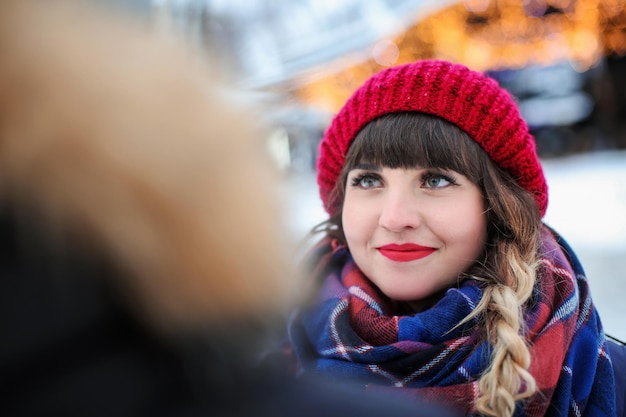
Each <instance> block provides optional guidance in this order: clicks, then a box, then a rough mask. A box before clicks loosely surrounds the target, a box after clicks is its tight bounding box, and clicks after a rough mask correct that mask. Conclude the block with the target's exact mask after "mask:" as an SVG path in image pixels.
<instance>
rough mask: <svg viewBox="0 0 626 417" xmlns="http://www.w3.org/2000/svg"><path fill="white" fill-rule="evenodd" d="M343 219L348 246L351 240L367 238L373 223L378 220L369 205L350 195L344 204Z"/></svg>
mask: <svg viewBox="0 0 626 417" xmlns="http://www.w3.org/2000/svg"><path fill="white" fill-rule="evenodd" d="M341 221H342V224H343V232H344V234H345V236H346V240H347V241H348V242H347V243H348V246H350V243H351V242H355V241H362V240H365V239H367V236H368V234H369V233H370V231H371V228H372V226H371V225H372V224H375V223H376V222H377V220H376V218H375V215H374V213H373V211H372V210H371V209H370V207H369V206H368V205H364V204H359V203H358V202H357V201H355V199H352V198H349V196H346V199H345V201H344V204H343V208H342V217H341Z"/></svg>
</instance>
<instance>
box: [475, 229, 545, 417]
mask: <svg viewBox="0 0 626 417" xmlns="http://www.w3.org/2000/svg"><path fill="white" fill-rule="evenodd" d="M524 243H525V244H523V245H519V244H516V243H512V242H504V241H501V242H499V243H498V246H499V247H500V248H499V250H496V251H494V252H495V254H497V255H496V257H497V258H498V257H499V258H501V259H498V260H496V262H495V264H496V265H501V266H502V268H501V271H500V272H501V275H500V276H499V278H500V279H499V281H500V282H494V281H493V280H491V281H490V284H489V285H488V286H487V287H486V288H485V291H484V296H483V299H482V300H481V303H480V304H479V306H478V309H477V310H478V311H477V313H479V312H481V311H484V320H485V325H486V334H487V338H488V340H489V342H490V343H491V344H492V346H493V353H492V357H491V365H490V367H489V368H488V369H487V371H486V372H485V373H484V374H483V375H482V376H481V378H480V381H479V388H480V396H479V398H478V399H477V400H476V404H475V405H476V409H477V410H478V411H479V412H481V413H483V414H485V415H490V416H498V417H510V416H512V415H513V413H514V412H515V403H516V401H518V400H521V399H524V398H528V397H530V396H531V395H532V394H534V393H535V391H536V390H537V387H536V383H535V379H534V377H533V376H532V375H531V374H530V372H528V369H529V367H530V362H531V355H530V351H529V349H528V346H527V344H526V340H525V338H524V336H523V333H524V319H523V306H524V304H525V303H526V301H527V300H528V299H529V298H530V296H531V295H532V291H533V286H534V284H535V276H536V275H535V274H536V263H535V260H534V259H533V258H534V256H532V254H534V253H536V240H535V239H529V240H525V241H524ZM522 253H526V254H529V255H527V256H524V255H523V254H522ZM529 257H530V258H531V259H528V258H529ZM525 258H526V259H525Z"/></svg>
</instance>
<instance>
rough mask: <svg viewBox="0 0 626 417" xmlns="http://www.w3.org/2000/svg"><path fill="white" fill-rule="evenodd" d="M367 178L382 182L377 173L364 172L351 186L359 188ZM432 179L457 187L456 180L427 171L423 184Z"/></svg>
mask: <svg viewBox="0 0 626 417" xmlns="http://www.w3.org/2000/svg"><path fill="white" fill-rule="evenodd" d="M366 178H370V179H372V180H376V181H381V178H380V175H378V174H375V173H371V172H364V173H363V174H359V175H357V176H356V177H354V178H353V179H352V181H350V184H351V185H352V186H353V187H359V186H360V184H361V181H363V180H364V179H366ZM431 178H441V179H443V180H445V181H447V182H449V183H450V184H449V185H457V182H456V180H455V179H454V178H452V177H450V176H448V175H445V174H442V173H440V172H431V171H427V172H425V173H424V174H423V175H422V178H421V183H422V184H425V183H426V181H428V180H429V179H431Z"/></svg>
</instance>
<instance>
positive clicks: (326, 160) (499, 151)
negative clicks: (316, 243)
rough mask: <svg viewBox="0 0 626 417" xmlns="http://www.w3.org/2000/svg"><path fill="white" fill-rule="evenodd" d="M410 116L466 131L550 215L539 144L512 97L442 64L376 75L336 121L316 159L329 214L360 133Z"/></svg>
mask: <svg viewBox="0 0 626 417" xmlns="http://www.w3.org/2000/svg"><path fill="white" fill-rule="evenodd" d="M407 111H415V112H422V113H428V114H431V115H435V116H439V117H441V118H443V119H445V120H447V121H449V122H451V123H453V124H455V125H456V126H458V127H459V128H461V129H462V130H463V131H465V132H466V133H467V134H468V135H469V136H470V137H471V138H472V139H474V140H475V141H476V142H478V144H479V145H480V146H481V147H482V148H483V149H484V150H485V151H486V152H487V154H488V155H489V156H490V157H491V159H492V160H493V161H494V162H495V163H496V164H497V165H499V166H500V167H502V168H503V169H504V170H506V171H508V172H509V173H510V174H511V175H512V176H513V178H515V180H516V181H517V183H518V184H519V185H521V186H522V187H523V188H525V189H526V190H527V191H528V192H530V193H531V194H532V195H533V196H534V198H535V201H536V202H537V206H538V207H539V210H540V211H541V215H542V216H543V215H544V214H545V212H546V208H547V206H548V186H547V184H546V179H545V177H544V175H543V169H542V168H541V164H540V162H539V158H538V156H537V152H536V149H535V141H534V139H533V137H532V136H531V135H530V133H529V132H528V126H527V124H526V122H525V121H524V120H523V119H522V117H521V115H520V112H519V109H518V107H517V105H516V103H515V101H514V100H513V98H512V97H511V95H510V94H509V93H508V92H507V91H506V90H504V89H503V88H501V87H500V86H499V85H498V83H497V82H496V81H495V80H493V79H492V78H489V77H487V76H486V75H484V74H482V73H479V72H476V71H472V70H470V69H468V68H466V67H464V66H462V65H459V64H453V63H450V62H446V61H437V60H424V61H417V62H415V63H411V64H405V65H401V66H397V67H392V68H388V69H386V70H383V71H381V72H379V73H377V74H375V75H373V76H372V77H371V78H370V79H369V80H368V81H366V82H365V84H364V85H363V86H361V87H360V88H359V89H358V90H356V92H355V93H354V94H353V95H352V96H351V97H350V98H349V99H348V101H347V102H346V104H345V105H344V106H343V107H342V108H341V110H339V113H338V114H337V115H336V116H335V117H334V119H333V121H332V122H331V124H330V126H329V127H328V129H327V130H326V133H325V134H324V138H323V139H322V141H321V143H320V148H319V156H318V159H317V183H318V185H319V188H320V196H321V198H322V202H323V203H324V208H325V209H326V211H327V212H328V213H329V214H331V215H332V214H334V213H336V212H337V210H338V209H339V208H340V207H339V204H340V202H338V201H332V200H333V199H332V196H331V193H332V190H333V188H334V187H335V184H336V182H337V179H338V178H339V174H340V172H341V169H342V168H343V164H344V162H345V157H346V153H347V151H348V147H349V146H350V144H351V143H352V141H353V140H354V138H355V137H356V135H357V134H358V133H359V131H360V130H361V129H362V128H363V127H364V126H365V125H366V124H367V123H368V122H370V121H372V120H374V119H376V118H377V117H380V116H382V115H384V114H388V113H396V112H407Z"/></svg>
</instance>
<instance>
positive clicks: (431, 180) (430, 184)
mask: <svg viewBox="0 0 626 417" xmlns="http://www.w3.org/2000/svg"><path fill="white" fill-rule="evenodd" d="M422 183H423V184H424V187H425V188H431V189H437V188H445V187H447V186H449V185H454V184H456V182H455V181H454V180H453V179H452V178H450V177H448V176H447V175H443V174H436V173H427V174H425V175H424V177H423V178H422Z"/></svg>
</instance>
